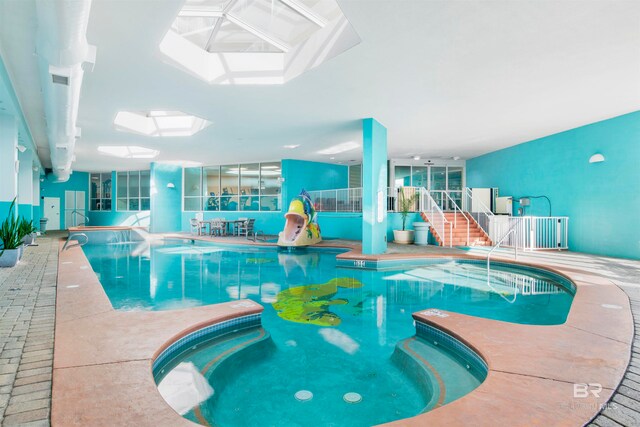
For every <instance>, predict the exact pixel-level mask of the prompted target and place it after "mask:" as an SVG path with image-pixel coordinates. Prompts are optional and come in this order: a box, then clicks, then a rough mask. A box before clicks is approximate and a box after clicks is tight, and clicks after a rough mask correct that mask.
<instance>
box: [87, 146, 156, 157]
mask: <svg viewBox="0 0 640 427" xmlns="http://www.w3.org/2000/svg"><path fill="white" fill-rule="evenodd" d="M98 151H99V152H100V154H106V155H107V156H114V157H121V158H123V159H153V158H155V157H157V156H158V154H160V152H159V151H158V150H152V149H150V148H144V147H138V146H136V145H101V146H99V147H98Z"/></svg>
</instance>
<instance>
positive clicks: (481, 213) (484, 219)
mask: <svg viewBox="0 0 640 427" xmlns="http://www.w3.org/2000/svg"><path fill="white" fill-rule="evenodd" d="M462 206H463V209H464V211H465V212H466V213H468V214H469V215H471V217H472V218H473V219H474V220H475V221H476V222H477V223H478V225H479V226H480V228H482V230H484V232H485V233H487V235H489V224H491V220H492V218H493V217H494V216H495V215H494V214H493V212H491V209H489V208H488V207H487V206H486V205H485V204H484V203H482V200H479V199H478V198H476V199H474V198H473V195H472V192H471V189H470V188H469V187H465V188H464V192H463V202H462Z"/></svg>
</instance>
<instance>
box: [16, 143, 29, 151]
mask: <svg viewBox="0 0 640 427" xmlns="http://www.w3.org/2000/svg"><path fill="white" fill-rule="evenodd" d="M16 148H17V149H18V151H19V152H21V153H24V152H25V151H27V147H25V146H24V145H22V144H18V146H17V147H16Z"/></svg>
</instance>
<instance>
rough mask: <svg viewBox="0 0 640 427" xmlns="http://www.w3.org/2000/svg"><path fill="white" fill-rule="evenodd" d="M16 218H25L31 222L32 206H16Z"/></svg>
mask: <svg viewBox="0 0 640 427" xmlns="http://www.w3.org/2000/svg"><path fill="white" fill-rule="evenodd" d="M18 216H21V217H23V218H25V219H26V220H27V221H31V220H33V206H32V205H31V203H29V204H26V203H25V204H19V205H18Z"/></svg>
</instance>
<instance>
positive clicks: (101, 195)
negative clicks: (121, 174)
mask: <svg viewBox="0 0 640 427" xmlns="http://www.w3.org/2000/svg"><path fill="white" fill-rule="evenodd" d="M95 175H97V176H98V188H99V189H100V197H93V196H94V194H93V187H92V186H91V185H92V183H93V177H94V176H95ZM103 175H107V176H108V177H109V178H108V179H110V180H111V183H110V187H109V197H104V194H102V190H103V188H102V185H103V182H106V181H107V180H104V181H103V179H102V176H103ZM94 200H99V201H100V209H93V201H94ZM104 200H109V201H110V204H109V209H105V208H104V206H103V203H102V201H104ZM112 211H113V174H112V173H111V172H89V212H112Z"/></svg>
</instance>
